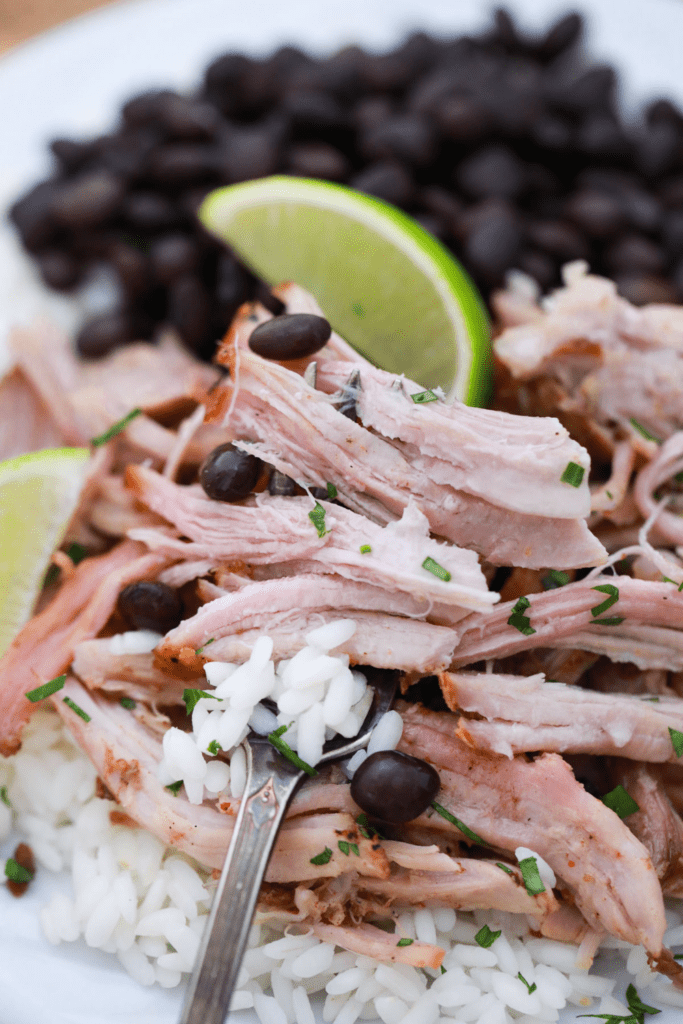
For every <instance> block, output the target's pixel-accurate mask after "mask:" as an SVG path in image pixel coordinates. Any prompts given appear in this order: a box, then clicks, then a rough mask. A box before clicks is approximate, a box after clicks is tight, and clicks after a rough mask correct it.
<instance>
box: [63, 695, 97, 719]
mask: <svg viewBox="0 0 683 1024" xmlns="http://www.w3.org/2000/svg"><path fill="white" fill-rule="evenodd" d="M64 703H65V704H66V706H67V707H68V708H71V710H72V711H73V713H74V714H75V715H78V717H79V718H82V719H83V721H84V722H90V721H92V719H91V717H90V715H89V714H88V712H87V711H84V710H83V708H80V707H79V706H78V704H77V703H76V701H75V700H72V699H71V697H65V698H64Z"/></svg>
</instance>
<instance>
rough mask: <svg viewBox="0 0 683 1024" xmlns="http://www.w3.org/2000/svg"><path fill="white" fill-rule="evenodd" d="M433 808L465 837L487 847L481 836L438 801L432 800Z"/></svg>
mask: <svg viewBox="0 0 683 1024" xmlns="http://www.w3.org/2000/svg"><path fill="white" fill-rule="evenodd" d="M432 807H433V808H434V810H435V811H436V812H437V814H440V815H441V817H442V818H445V819H446V821H450V823H451V825H455V827H456V828H457V829H459V831H460V832H462V834H463V835H464V836H467V838H468V839H471V840H472V842H473V843H478V844H479V846H486V843H485V842H484V840H483V839H482V838H481V836H478V835H477V833H476V832H473V831H472V829H471V828H468V827H467V825H465V824H464V823H463V822H462V821H460V820H459V819H458V818H456V817H455V815H453V814H451V812H450V811H447V810H446V808H445V807H442V806H441V804H437V802H436V800H432Z"/></svg>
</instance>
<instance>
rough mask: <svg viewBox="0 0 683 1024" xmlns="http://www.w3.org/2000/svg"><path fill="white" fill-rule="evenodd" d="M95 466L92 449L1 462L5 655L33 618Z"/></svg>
mask: <svg viewBox="0 0 683 1024" xmlns="http://www.w3.org/2000/svg"><path fill="white" fill-rule="evenodd" d="M89 468H90V451H89V450H88V449H87V448H56V449H48V450H45V451H39V452H31V453H30V454H29V455H19V456H18V457H17V458H14V459H9V460H7V461H6V462H2V463H0V655H2V654H3V653H4V652H5V650H6V649H7V647H8V646H9V645H10V643H11V642H12V640H13V639H14V637H15V636H16V634H17V633H18V631H19V630H20V629H21V627H22V626H23V625H24V623H26V622H27V621H28V619H29V618H30V616H31V614H32V612H33V607H34V605H35V602H36V598H37V597H38V594H39V593H40V590H41V588H42V585H43V579H44V577H45V572H46V571H47V568H48V565H49V564H50V559H51V557H52V553H53V551H54V550H55V549H56V548H57V547H59V545H60V544H61V542H62V540H63V539H64V534H65V532H66V528H67V526H68V525H69V521H70V519H71V517H72V516H73V514H74V512H75V510H76V507H77V505H78V501H79V498H80V495H81V492H82V490H83V485H84V484H85V481H86V479H87V476H88V471H89Z"/></svg>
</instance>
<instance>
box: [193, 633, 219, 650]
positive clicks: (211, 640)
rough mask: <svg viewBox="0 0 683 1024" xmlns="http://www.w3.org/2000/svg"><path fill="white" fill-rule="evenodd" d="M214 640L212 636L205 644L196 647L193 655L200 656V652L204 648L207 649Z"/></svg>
mask: <svg viewBox="0 0 683 1024" xmlns="http://www.w3.org/2000/svg"><path fill="white" fill-rule="evenodd" d="M215 639H216V637H215V636H212V637H211V639H210V640H207V641H206V643H204V644H202V646H201V647H198V648H197V650H196V651H195V652H194V653H195V654H201V653H202V651H203V650H204V648H205V647H208V646H209V644H212V643H213V642H214V641H215Z"/></svg>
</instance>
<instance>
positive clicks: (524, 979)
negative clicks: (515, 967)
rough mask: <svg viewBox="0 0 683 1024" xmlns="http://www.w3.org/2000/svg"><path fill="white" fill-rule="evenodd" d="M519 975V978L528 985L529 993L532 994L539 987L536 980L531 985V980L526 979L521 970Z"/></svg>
mask: <svg viewBox="0 0 683 1024" xmlns="http://www.w3.org/2000/svg"><path fill="white" fill-rule="evenodd" d="M517 977H518V978H519V980H520V981H521V982H523V983H524V984H525V985H526V987H527V991H528V993H529V995H531V993H532V992H535V991H536V989H537V988H538V986H537V984H536V982H534V983H533V985H530V984H529V982H528V981H527V980H526V978H525V977H524V975H523V974H522V972H521V971H520V972H519V974H518V975H517Z"/></svg>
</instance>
